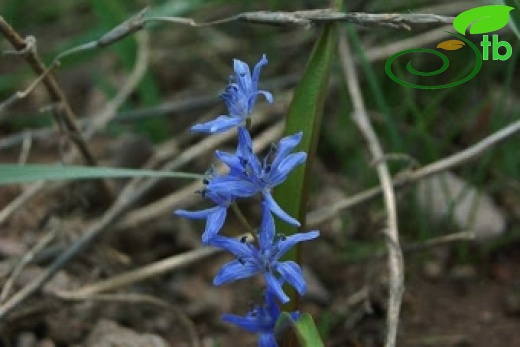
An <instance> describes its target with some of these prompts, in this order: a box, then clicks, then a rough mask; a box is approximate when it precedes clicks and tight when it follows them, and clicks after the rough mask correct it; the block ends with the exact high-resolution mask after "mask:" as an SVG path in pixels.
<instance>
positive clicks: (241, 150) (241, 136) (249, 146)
mask: <svg viewBox="0 0 520 347" xmlns="http://www.w3.org/2000/svg"><path fill="white" fill-rule="evenodd" d="M251 153H253V140H252V139H251V135H250V134H249V131H247V128H246V127H244V126H240V127H238V147H237V155H240V156H241V157H243V158H244V159H245V158H249V156H250V155H251Z"/></svg>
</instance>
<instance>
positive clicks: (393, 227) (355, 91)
mask: <svg viewBox="0 0 520 347" xmlns="http://www.w3.org/2000/svg"><path fill="white" fill-rule="evenodd" d="M339 47H340V51H339V53H340V57H341V63H342V66H343V73H344V74H345V79H346V82H347V87H348V90H349V92H350V99H351V100H352V104H353V105H354V111H353V114H352V117H353V119H354V122H355V123H356V125H357V126H358V128H359V130H360V131H361V133H362V134H363V136H364V137H365V140H366V141H367V143H368V148H369V150H370V153H371V155H372V158H373V160H374V162H376V163H377V164H376V169H377V173H378V176H379V181H380V183H381V187H382V190H383V197H384V201H385V207H386V213H387V230H386V231H385V233H386V236H387V238H386V245H387V249H388V270H389V282H390V283H389V297H388V312H387V332H386V342H385V346H386V347H393V346H395V342H396V338H397V328H398V326H399V311H400V308H401V300H402V295H403V290H404V264H403V253H402V251H401V246H400V245H399V231H398V226H397V207H396V203H395V193H394V187H393V185H392V177H391V176H390V172H389V170H388V166H387V165H386V162H385V161H379V158H383V157H384V152H383V150H382V148H381V144H380V143H379V139H378V138H377V135H376V133H375V131H374V129H373V128H372V125H371V124H370V120H369V118H368V116H367V113H366V109H365V105H364V101H363V97H362V95H361V91H360V86H359V81H358V78H357V76H356V68H355V66H354V62H353V59H352V54H351V52H350V47H349V45H348V41H347V37H346V35H345V33H344V32H342V33H340V36H339Z"/></svg>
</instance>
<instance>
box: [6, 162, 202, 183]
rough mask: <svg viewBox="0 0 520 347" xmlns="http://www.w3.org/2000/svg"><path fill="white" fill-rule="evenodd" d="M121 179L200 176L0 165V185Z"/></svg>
mask: <svg viewBox="0 0 520 347" xmlns="http://www.w3.org/2000/svg"><path fill="white" fill-rule="evenodd" d="M122 177H170V178H188V179H200V178H202V176H201V175H198V174H192V173H186V172H166V171H151V170H134V169H119V168H111V167H90V166H62V165H40V164H30V165H18V164H0V185H1V184H13V183H25V182H31V181H42V180H45V181H51V180H53V181H56V180H80V179H94V178H122Z"/></svg>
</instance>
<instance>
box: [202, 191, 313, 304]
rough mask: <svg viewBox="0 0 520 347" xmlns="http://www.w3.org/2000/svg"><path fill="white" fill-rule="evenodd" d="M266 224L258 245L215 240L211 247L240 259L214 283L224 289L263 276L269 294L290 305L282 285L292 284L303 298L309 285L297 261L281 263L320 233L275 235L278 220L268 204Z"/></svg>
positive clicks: (264, 220)
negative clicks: (298, 244)
mask: <svg viewBox="0 0 520 347" xmlns="http://www.w3.org/2000/svg"><path fill="white" fill-rule="evenodd" d="M262 207H263V209H262V212H263V218H262V224H261V226H260V230H259V231H258V244H254V243H252V242H249V241H247V240H246V239H242V240H237V239H234V238H228V237H222V236H218V235H217V236H215V237H214V238H212V239H211V240H210V241H209V243H210V244H211V245H212V246H215V247H219V248H223V249H225V250H227V251H229V252H230V253H232V254H233V255H235V256H236V257H237V259H235V260H232V261H230V262H229V263H227V264H224V265H223V266H222V268H221V269H220V271H219V273H218V274H217V275H216V276H215V279H214V280H213V284H214V285H217V286H218V285H221V284H224V283H228V282H232V281H235V280H238V279H242V278H248V277H251V276H254V275H256V274H257V273H262V274H263V276H264V279H265V282H266V284H267V287H268V289H269V290H271V291H272V292H273V294H274V295H275V296H276V297H277V298H278V299H279V300H280V301H281V302H282V303H286V302H288V301H289V297H288V296H287V294H285V293H284V291H283V289H282V285H283V284H284V283H285V282H288V283H289V284H290V285H291V286H293V287H294V288H295V289H296V291H298V293H299V294H300V295H303V294H304V293H305V291H306V283H305V280H304V278H303V273H302V269H301V268H300V266H299V265H298V264H297V263H296V262H294V261H280V260H279V259H280V257H282V256H283V255H284V254H285V253H287V251H289V250H290V249H291V248H292V247H294V246H295V245H296V244H297V243H298V242H302V241H308V240H312V239H315V238H316V237H318V236H319V234H320V233H319V231H316V230H313V231H309V232H306V233H297V234H294V235H291V236H288V237H285V236H283V235H275V226H274V219H273V216H272V215H271V212H270V211H269V207H268V203H267V202H265V201H264V202H263V204H262Z"/></svg>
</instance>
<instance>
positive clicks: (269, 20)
mask: <svg viewBox="0 0 520 347" xmlns="http://www.w3.org/2000/svg"><path fill="white" fill-rule="evenodd" d="M149 21H166V22H172V23H175V24H184V25H190V26H194V27H201V26H213V25H218V24H224V23H229V22H247V23H257V24H264V25H277V26H281V25H282V26H304V27H309V26H310V25H313V24H322V23H330V22H344V23H354V24H358V25H366V26H384V27H392V28H397V29H407V30H410V25H417V24H448V23H453V17H445V16H438V15H435V14H420V13H407V14H400V13H383V14H372V13H362V12H348V13H346V12H338V11H335V10H331V9H315V10H306V11H295V12H271V11H257V12H244V13H239V14H237V15H234V16H231V17H227V18H222V19H218V20H215V21H211V22H206V23H199V22H196V21H195V20H194V19H192V18H184V17H148V18H145V22H149Z"/></svg>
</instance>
